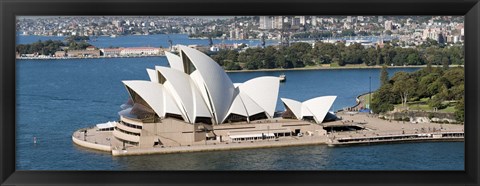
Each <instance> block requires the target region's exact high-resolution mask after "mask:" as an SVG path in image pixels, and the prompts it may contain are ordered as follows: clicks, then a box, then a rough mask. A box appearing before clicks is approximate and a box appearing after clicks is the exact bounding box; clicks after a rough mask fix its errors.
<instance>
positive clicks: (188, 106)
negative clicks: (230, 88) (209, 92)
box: [157, 67, 211, 123]
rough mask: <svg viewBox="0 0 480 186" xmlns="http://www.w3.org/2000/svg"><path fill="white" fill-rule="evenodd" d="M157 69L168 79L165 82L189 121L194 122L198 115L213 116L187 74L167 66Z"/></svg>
mask: <svg viewBox="0 0 480 186" xmlns="http://www.w3.org/2000/svg"><path fill="white" fill-rule="evenodd" d="M157 70H158V71H160V73H161V74H162V75H163V76H164V77H165V79H167V81H166V82H165V83H164V84H165V88H167V89H168V90H169V91H170V93H172V96H173V98H174V99H175V101H176V102H177V103H178V104H179V105H181V107H180V108H181V110H183V111H182V113H183V115H185V116H186V117H187V118H188V121H187V122H190V123H193V122H194V120H195V118H196V117H197V115H200V116H201V117H211V116H210V112H209V110H208V108H207V106H206V105H205V102H204V101H203V98H202V96H201V94H200V93H199V92H198V90H197V88H196V87H195V85H194V84H193V82H192V79H191V78H190V76H188V75H187V74H185V73H183V72H181V71H178V70H175V69H171V68H167V67H157Z"/></svg>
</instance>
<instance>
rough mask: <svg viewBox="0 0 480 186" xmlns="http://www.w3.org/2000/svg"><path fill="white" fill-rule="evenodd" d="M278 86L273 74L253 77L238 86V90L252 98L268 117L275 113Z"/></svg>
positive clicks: (278, 83)
mask: <svg viewBox="0 0 480 186" xmlns="http://www.w3.org/2000/svg"><path fill="white" fill-rule="evenodd" d="M279 87H280V81H278V77H273V76H264V77H258V78H254V79H251V80H248V81H246V82H245V83H243V84H241V85H239V86H238V88H239V89H240V92H242V93H245V94H246V95H248V96H249V97H250V98H252V100H253V101H254V102H255V103H257V104H258V106H260V107H262V108H263V109H264V110H265V112H266V113H267V114H268V116H269V117H270V118H271V117H273V114H275V107H276V106H277V99H278V90H279Z"/></svg>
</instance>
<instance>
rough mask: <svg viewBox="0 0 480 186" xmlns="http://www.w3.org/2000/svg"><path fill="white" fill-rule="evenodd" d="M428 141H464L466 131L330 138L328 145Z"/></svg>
mask: <svg viewBox="0 0 480 186" xmlns="http://www.w3.org/2000/svg"><path fill="white" fill-rule="evenodd" d="M421 141H423V142H428V141H464V132H439V133H422V134H401V135H382V136H380V135H379V136H368V137H346V138H329V139H328V142H327V144H328V146H331V147H333V146H345V145H361V144H378V143H402V142H421Z"/></svg>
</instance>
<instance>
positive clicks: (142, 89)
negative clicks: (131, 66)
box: [122, 80, 165, 117]
mask: <svg viewBox="0 0 480 186" xmlns="http://www.w3.org/2000/svg"><path fill="white" fill-rule="evenodd" d="M122 82H123V84H124V85H125V86H127V87H128V88H130V89H132V90H133V91H134V92H135V93H137V94H138V95H139V96H140V97H141V98H142V99H143V100H145V102H147V103H148V105H149V106H150V107H151V108H152V109H153V111H155V113H157V115H158V116H160V117H163V116H165V110H164V101H163V100H164V99H163V95H164V92H165V90H164V88H163V85H161V84H158V83H154V82H150V81H139V80H134V81H122ZM130 96H132V95H130Z"/></svg>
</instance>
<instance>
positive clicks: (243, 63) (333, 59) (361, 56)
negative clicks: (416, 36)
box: [211, 42, 464, 70]
mask: <svg viewBox="0 0 480 186" xmlns="http://www.w3.org/2000/svg"><path fill="white" fill-rule="evenodd" d="M211 57H212V58H213V59H215V61H217V62H218V63H219V64H220V65H221V66H224V67H225V69H227V70H230V69H232V68H234V69H238V68H240V69H271V68H298V67H305V66H316V65H322V64H338V65H340V66H345V65H349V64H365V65H367V66H375V65H388V66H390V65H395V66H404V65H426V64H430V65H444V66H448V65H450V64H458V65H461V64H464V47H463V46H462V45H453V46H448V47H447V46H441V45H439V44H438V43H433V44H430V45H422V46H418V47H415V48H403V47H400V46H399V44H398V43H393V42H392V43H386V44H384V46H383V47H364V46H363V45H361V44H360V43H353V44H350V45H349V46H346V45H345V43H343V42H337V43H323V42H316V43H315V45H314V47H312V45H310V44H308V43H303V42H295V43H292V44H290V46H280V45H279V46H267V47H265V48H261V47H257V48H248V49H246V50H244V51H241V52H237V51H228V50H221V51H219V52H217V53H213V54H211ZM227 65H228V66H227Z"/></svg>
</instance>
